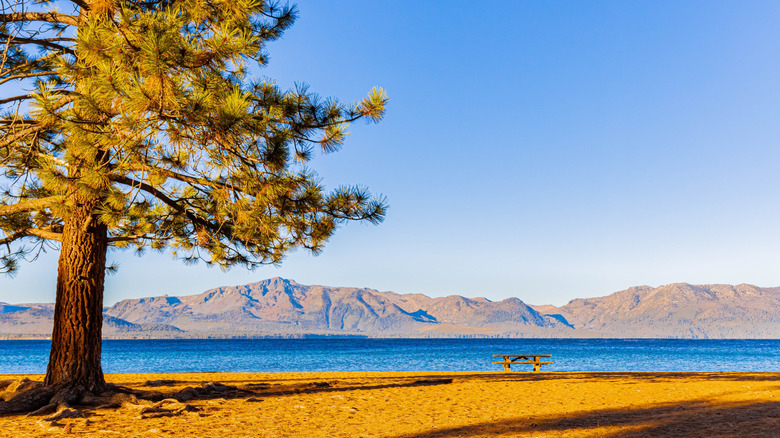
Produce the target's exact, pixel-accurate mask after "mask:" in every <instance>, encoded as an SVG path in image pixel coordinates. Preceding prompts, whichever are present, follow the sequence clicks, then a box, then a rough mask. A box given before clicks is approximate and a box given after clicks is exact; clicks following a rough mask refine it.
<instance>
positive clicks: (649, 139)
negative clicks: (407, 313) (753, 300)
mask: <svg viewBox="0 0 780 438" xmlns="http://www.w3.org/2000/svg"><path fill="white" fill-rule="evenodd" d="M297 5H298V9H299V19H298V21H297V22H296V24H294V25H293V26H292V28H290V29H289V30H288V31H287V33H286V34H285V36H284V38H283V39H281V40H279V41H276V42H273V43H271V44H270V45H269V46H268V53H269V54H270V63H269V65H268V66H267V67H266V68H265V69H264V70H263V71H261V74H262V75H264V76H266V77H269V78H273V79H275V80H276V82H277V83H278V84H279V85H280V86H282V87H284V88H290V87H292V86H293V84H295V83H297V82H303V83H306V84H308V85H309V86H310V88H311V90H312V91H316V92H317V93H319V94H320V95H322V96H332V97H336V98H338V99H340V100H344V101H357V100H359V99H361V98H362V97H364V96H365V95H366V94H367V93H368V91H369V90H370V89H371V88H372V87H374V86H380V87H382V88H384V89H385V90H386V91H387V93H388V95H389V97H390V101H389V104H388V108H387V115H386V117H385V119H384V120H383V121H382V122H381V123H379V124H376V125H366V124H363V123H357V124H355V125H353V126H352V127H351V129H350V132H351V134H350V136H349V137H348V138H347V141H346V143H345V145H344V147H343V149H342V150H341V151H339V152H337V153H333V154H328V155H323V156H318V157H317V158H315V159H314V161H313V162H312V163H311V167H312V168H313V169H315V170H316V171H317V172H318V173H319V175H320V177H321V179H322V181H323V184H324V185H325V186H326V187H329V188H335V187H337V186H339V185H343V184H360V185H365V186H367V187H369V188H370V189H371V191H372V192H373V193H377V194H381V195H384V196H386V197H387V200H388V203H389V206H390V208H389V210H388V214H387V218H386V220H385V221H384V223H382V224H380V225H378V226H373V225H367V224H362V223H352V224H347V225H345V226H343V227H342V228H341V229H339V230H338V231H337V232H336V234H335V235H334V237H332V238H331V240H330V242H329V243H328V245H327V246H326V247H325V249H324V251H323V253H322V254H320V255H319V256H313V255H311V254H310V253H308V252H305V251H298V252H295V253H293V254H291V255H290V256H288V257H287V259H286V260H285V261H284V262H283V264H282V265H281V266H279V267H275V266H268V267H263V268H260V269H257V270H255V271H246V270H245V269H243V268H234V269H232V270H230V271H227V272H225V271H221V270H219V269H218V268H207V267H205V266H203V265H196V266H186V265H184V264H182V263H181V262H179V261H176V260H174V259H173V258H171V257H170V256H169V255H164V254H154V253H146V254H145V255H143V256H142V257H137V256H134V255H132V254H131V253H129V252H111V253H109V261H113V262H117V263H118V264H119V272H118V273H117V274H115V275H112V276H110V277H108V278H107V281H106V292H105V304H106V305H110V304H113V303H115V302H117V301H119V300H121V299H125V298H137V297H144V296H156V295H162V294H169V295H187V294H195V293H200V292H202V291H205V290H207V289H210V288H214V287H219V286H225V285H237V284H246V283H249V282H253V281H260V280H263V279H266V278H270V277H275V276H281V277H284V278H288V279H293V280H295V281H297V282H299V283H302V284H319V285H328V286H353V287H369V288H374V289H378V290H382V291H394V292H398V293H423V294H426V295H429V296H447V295H452V294H457V295H464V296H469V297H476V296H483V297H487V298H489V299H492V300H501V299H504V298H508V297H518V298H520V299H522V300H523V301H525V302H526V303H529V304H555V305H562V304H565V303H566V302H568V301H569V300H571V299H575V298H585V297H594V296H603V295H607V294H610V293H612V292H615V291H618V290H622V289H626V288H628V287H630V286H636V285H650V286H660V285H663V284H669V283H676V282H687V283H692V284H712V283H728V284H740V283H750V284H755V285H758V286H778V285H780V220H778V219H779V218H780V172H778V168H780V147H778V144H779V141H780V123H778V121H780V26H778V25H777V23H779V22H780V3H778V2H772V1H766V2H760V1H739V2H738V1H722V2H707V1H688V2H678V1H633V2H625V1H589V2H578V1H544V2H542V1H538V2H530V1H524V2H519V1H457V0H456V1H446V2H445V1H428V2H419V1H411V0H402V1H401V0H396V1H393V2H367V1H364V0H341V1H338V2H322V1H317V0H301V1H298V2H297ZM56 257H57V254H56V252H50V253H48V254H45V255H43V256H42V257H41V258H40V259H39V260H37V261H35V262H33V263H30V264H27V265H24V266H22V268H21V270H20V271H19V273H18V274H17V275H16V276H15V277H7V276H5V277H0V301H5V302H11V303H21V302H53V300H54V285H55V276H56V264H57V260H56Z"/></svg>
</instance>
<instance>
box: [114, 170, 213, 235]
mask: <svg viewBox="0 0 780 438" xmlns="http://www.w3.org/2000/svg"><path fill="white" fill-rule="evenodd" d="M109 179H111V180H112V181H114V182H117V183H119V184H123V185H126V186H130V187H133V188H137V189H140V190H143V191H144V192H146V193H148V194H150V195H152V196H154V197H155V198H157V199H159V200H160V201H162V202H163V203H165V204H166V205H168V206H170V207H171V208H173V209H174V210H176V212H177V213H179V214H183V215H185V216H186V217H187V219H189V220H190V222H192V223H193V225H196V226H197V225H200V226H202V227H205V228H208V229H209V230H211V231H213V232H220V231H225V230H223V229H222V227H220V226H219V225H217V224H213V223H211V222H209V221H207V220H205V219H203V218H201V217H199V216H197V215H196V214H194V213H193V212H191V211H189V210H187V209H186V208H184V207H183V206H182V205H181V204H179V203H178V202H176V201H175V200H173V199H171V198H170V197H168V195H166V194H165V193H163V192H162V191H161V190H159V189H157V188H155V187H152V186H151V185H149V184H147V183H145V182H143V181H136V180H134V179H132V178H129V177H126V176H123V175H109Z"/></svg>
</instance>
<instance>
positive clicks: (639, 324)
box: [0, 278, 780, 338]
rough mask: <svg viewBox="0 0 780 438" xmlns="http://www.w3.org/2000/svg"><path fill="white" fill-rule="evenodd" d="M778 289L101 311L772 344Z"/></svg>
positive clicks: (251, 327)
mask: <svg viewBox="0 0 780 438" xmlns="http://www.w3.org/2000/svg"><path fill="white" fill-rule="evenodd" d="M778 309H780V288H758V287H756V286H751V285H738V286H729V285H703V286H693V285H689V284H687V283H676V284H671V285H666V286H661V287H658V288H652V287H649V286H639V287H633V288H629V289H626V290H624V291H620V292H616V293H613V294H611V295H608V296H605V297H598V298H588V299H576V300H572V301H571V302H569V303H568V304H566V305H564V306H560V307H556V306H551V305H543V306H529V305H527V304H525V303H524V302H523V301H521V300H520V299H518V298H508V299H505V300H502V301H496V302H494V301H490V300H488V299H486V298H465V297H462V296H457V295H452V296H448V297H441V298H431V297H428V296H425V295H421V294H397V293H394V292H380V291H377V290H374V289H367V288H350V287H326V286H307V285H302V284H298V283H296V282H294V281H291V280H285V279H283V278H272V279H269V280H264V281H260V282H257V283H251V284H247V285H242V286H231V287H221V288H216V289H212V290H209V291H206V292H203V293H201V294H197V295H188V296H180V297H172V296H158V297H149V298H140V299H129V300H123V301H120V302H119V303H117V304H115V305H113V306H111V307H108V308H106V309H104V336H105V337H107V338H136V337H144V338H145V337H150V338H175V337H190V338H201V337H257V336H306V335H327V336H334V335H336V336H339V335H340V336H370V337H461V336H477V337H622V338H625V337H665V338H780V316H779V315H778ZM52 315H53V305H51V304H15V305H13V304H6V303H0V337H2V338H23V337H46V336H48V334H49V333H50V332H51V317H52Z"/></svg>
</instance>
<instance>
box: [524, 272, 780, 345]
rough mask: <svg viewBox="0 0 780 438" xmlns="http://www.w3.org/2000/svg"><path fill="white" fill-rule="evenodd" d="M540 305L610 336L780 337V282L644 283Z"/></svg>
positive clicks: (578, 324) (580, 326)
mask: <svg viewBox="0 0 780 438" xmlns="http://www.w3.org/2000/svg"><path fill="white" fill-rule="evenodd" d="M537 309H538V310H543V311H544V312H545V313H548V314H552V313H559V314H561V315H563V316H564V317H565V318H566V320H567V321H568V322H569V323H570V324H572V325H573V326H574V327H575V328H577V329H581V330H589V331H594V332H598V333H600V334H601V335H602V336H606V337H682V338H775V339H776V338H780V288H759V287H756V286H752V285H748V284H740V285H737V286H731V285H724V284H711V285H700V286H694V285H690V284H687V283H675V284H669V285H665V286H660V287H657V288H652V287H649V286H639V287H632V288H629V289H626V290H623V291H620V292H615V293H613V294H611V295H608V296H605V297H599V298H587V299H577V300H572V301H571V302H569V303H568V304H566V305H564V306H561V307H559V308H557V309H550V308H543V309H542V306H539V307H538V308H537Z"/></svg>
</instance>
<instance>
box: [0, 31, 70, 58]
mask: <svg viewBox="0 0 780 438" xmlns="http://www.w3.org/2000/svg"><path fill="white" fill-rule="evenodd" d="M0 38H5V39H6V40H5V43H6V44H35V45H38V46H41V47H46V48H49V49H54V50H58V51H60V52H65V53H69V54H71V55H75V52H74V51H73V49H71V48H69V47H65V46H63V45H61V44H57V43H56V42H55V41H68V42H75V41H76V40H75V39H73V38H46V39H40V40H39V39H35V38H20V37H16V36H11V35H6V34H3V33H0Z"/></svg>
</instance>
